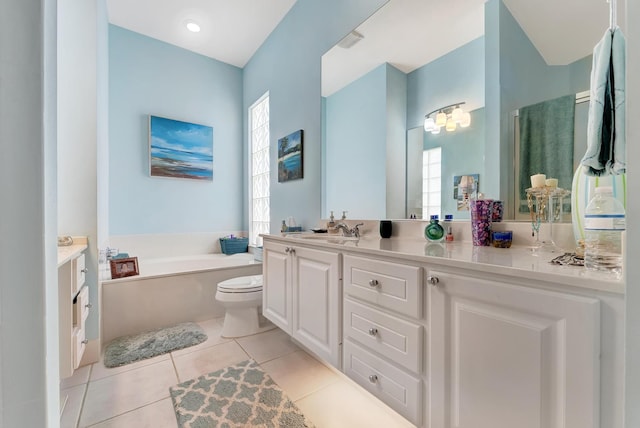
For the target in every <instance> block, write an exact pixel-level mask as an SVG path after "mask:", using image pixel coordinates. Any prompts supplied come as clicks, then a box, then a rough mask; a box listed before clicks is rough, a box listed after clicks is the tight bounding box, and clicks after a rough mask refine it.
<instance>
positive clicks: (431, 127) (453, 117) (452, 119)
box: [424, 102, 471, 134]
mask: <svg viewBox="0 0 640 428" xmlns="http://www.w3.org/2000/svg"><path fill="white" fill-rule="evenodd" d="M463 104H465V103H464V102H460V103H455V104H449V105H448V106H444V107H440V108H439V109H435V110H434V111H432V112H431V113H429V114H426V115H425V116H424V130H425V131H426V132H431V133H432V134H439V133H440V128H442V127H444V128H445V129H446V130H447V131H449V132H453V131H455V130H456V129H457V128H458V125H460V127H461V128H466V127H468V126H469V125H471V115H470V114H469V112H465V111H464V110H463V109H462V108H461V107H460V106H461V105H463ZM434 114H435V120H434V118H433V117H432V115H434Z"/></svg>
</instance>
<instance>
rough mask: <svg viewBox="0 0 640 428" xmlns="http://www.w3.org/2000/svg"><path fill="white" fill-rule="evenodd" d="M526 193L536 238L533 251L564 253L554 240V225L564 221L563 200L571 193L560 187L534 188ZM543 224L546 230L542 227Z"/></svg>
mask: <svg viewBox="0 0 640 428" xmlns="http://www.w3.org/2000/svg"><path fill="white" fill-rule="evenodd" d="M526 192H527V204H528V207H529V213H530V214H531V230H532V236H534V235H535V237H536V241H535V243H534V244H533V249H534V250H535V251H544V252H550V253H556V252H561V251H563V250H562V249H561V248H560V247H558V245H557V244H556V243H555V241H554V239H553V225H554V223H557V222H559V221H560V220H562V215H563V199H564V197H565V196H568V195H569V194H571V192H570V191H568V190H565V189H561V188H559V187H534V188H530V189H527V190H526ZM543 223H545V224H546V225H547V227H546V228H542V227H541V226H542V224H543ZM541 235H542V239H541Z"/></svg>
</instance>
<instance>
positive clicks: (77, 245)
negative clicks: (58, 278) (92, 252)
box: [58, 238, 87, 267]
mask: <svg viewBox="0 0 640 428" xmlns="http://www.w3.org/2000/svg"><path fill="white" fill-rule="evenodd" d="M86 249H87V239H86V238H73V245H67V246H62V247H58V267H60V266H62V265H63V264H65V263H67V262H68V261H69V260H72V259H74V258H76V257H78V256H79V255H80V253H82V252H83V251H84V250H86Z"/></svg>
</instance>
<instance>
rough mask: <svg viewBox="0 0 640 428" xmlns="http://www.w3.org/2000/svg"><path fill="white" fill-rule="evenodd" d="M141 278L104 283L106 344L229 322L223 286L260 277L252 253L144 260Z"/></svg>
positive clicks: (103, 336)
mask: <svg viewBox="0 0 640 428" xmlns="http://www.w3.org/2000/svg"><path fill="white" fill-rule="evenodd" d="M138 267H139V271H140V275H136V276H130V277H125V278H119V279H105V280H103V281H101V283H100V285H101V314H102V317H101V318H102V320H101V325H102V327H101V329H102V334H101V338H102V343H103V345H104V344H107V343H109V342H110V341H111V340H113V339H115V338H116V337H120V336H124V335H129V334H136V333H141V332H143V331H147V330H152V329H156V328H161V327H166V326H169V325H174V324H178V323H181V322H187V321H204V320H208V319H212V318H218V317H222V316H224V308H223V307H222V306H221V305H220V304H219V303H218V302H217V301H216V300H215V293H216V286H217V284H218V282H220V281H224V280H226V279H230V278H234V277H238V276H245V275H259V274H261V273H262V263H261V262H256V261H254V260H253V255H252V254H248V253H241V254H233V255H230V256H227V255H224V254H205V255H194V256H177V257H171V258H154V259H142V258H141V259H138Z"/></svg>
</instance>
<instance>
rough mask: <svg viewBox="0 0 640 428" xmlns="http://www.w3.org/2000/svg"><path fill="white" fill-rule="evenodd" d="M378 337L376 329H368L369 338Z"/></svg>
mask: <svg viewBox="0 0 640 428" xmlns="http://www.w3.org/2000/svg"><path fill="white" fill-rule="evenodd" d="M377 335H378V329H377V328H375V327H371V328H370V329H369V336H377Z"/></svg>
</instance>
